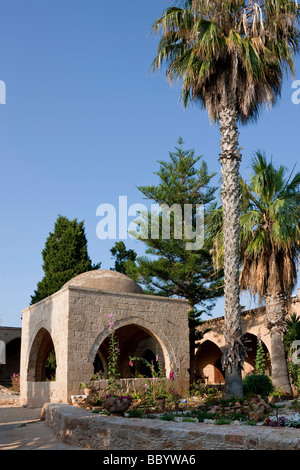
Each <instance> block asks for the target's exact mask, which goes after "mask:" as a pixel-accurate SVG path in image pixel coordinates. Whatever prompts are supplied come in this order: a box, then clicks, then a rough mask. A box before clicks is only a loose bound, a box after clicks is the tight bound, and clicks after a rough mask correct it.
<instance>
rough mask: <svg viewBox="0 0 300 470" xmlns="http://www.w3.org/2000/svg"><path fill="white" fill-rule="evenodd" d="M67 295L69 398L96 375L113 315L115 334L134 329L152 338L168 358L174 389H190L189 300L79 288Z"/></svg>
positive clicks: (167, 371)
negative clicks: (126, 327) (94, 372)
mask: <svg viewBox="0 0 300 470" xmlns="http://www.w3.org/2000/svg"><path fill="white" fill-rule="evenodd" d="M68 290H69V332H68V337H69V341H68V372H69V381H68V399H70V396H71V395H75V394H78V390H79V385H80V382H84V383H87V382H88V381H89V380H90V379H91V377H92V375H93V362H94V359H95V356H96V353H97V350H98V348H99V346H100V345H101V344H102V343H103V341H104V340H105V339H106V338H107V336H108V335H109V314H112V315H113V320H114V323H115V326H114V328H115V330H118V328H121V327H124V326H127V325H135V326H138V327H140V328H141V329H143V330H145V331H146V332H148V333H149V334H150V335H151V336H153V337H154V338H155V339H156V340H157V341H158V343H159V345H160V348H161V350H162V351H163V353H164V356H165V366H166V373H167V375H168V374H169V372H170V371H171V370H172V371H173V372H174V373H175V386H176V387H177V388H182V389H184V390H186V389H187V387H188V380H189V377H188V368H189V349H188V347H189V346H188V345H189V338H188V316H187V303H186V302H185V301H182V300H178V299H166V298H162V297H156V296H148V295H143V294H127V293H126V294H123V293H122V294H121V293H109V292H100V291H97V290H94V289H87V288H77V287H68ZM178 391H179V390H178ZM182 393H183V390H182Z"/></svg>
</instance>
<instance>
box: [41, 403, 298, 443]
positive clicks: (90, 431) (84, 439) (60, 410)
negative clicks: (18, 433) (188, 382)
mask: <svg viewBox="0 0 300 470" xmlns="http://www.w3.org/2000/svg"><path fill="white" fill-rule="evenodd" d="M45 419H46V423H47V425H48V426H50V427H51V428H53V429H54V430H55V432H56V434H57V435H58V436H59V437H60V438H61V439H62V440H63V441H64V442H65V443H68V444H70V445H73V446H79V447H83V448H88V449H94V450H109V451H113V450H144V451H152V450H164V451H169V450H178V451H181V450H183V451H184V450H186V451H187V450H195V451H196V450H300V429H288V428H282V429H279V428H278V429H273V428H270V427H262V426H240V425H232V426H229V425H222V426H217V425H212V424H200V423H199V424H198V423H181V422H166V421H161V420H156V419H154V420H149V419H137V418H120V417H113V416H99V415H94V414H92V413H91V412H88V411H85V410H83V409H79V408H76V407H73V406H70V405H55V404H47V405H46V406H45Z"/></svg>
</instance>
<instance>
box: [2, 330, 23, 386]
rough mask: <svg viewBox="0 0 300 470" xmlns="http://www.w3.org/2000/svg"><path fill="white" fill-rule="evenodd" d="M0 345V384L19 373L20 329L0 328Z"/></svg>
mask: <svg viewBox="0 0 300 470" xmlns="http://www.w3.org/2000/svg"><path fill="white" fill-rule="evenodd" d="M0 343H1V344H0V346H1V348H3V359H4V360H3V361H1V354H0V383H6V382H10V381H11V377H12V375H13V374H18V373H19V372H20V354H21V328H16V327H8V326H0Z"/></svg>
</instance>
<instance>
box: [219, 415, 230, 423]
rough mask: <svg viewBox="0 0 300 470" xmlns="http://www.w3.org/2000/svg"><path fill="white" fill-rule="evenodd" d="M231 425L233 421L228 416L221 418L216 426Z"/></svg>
mask: <svg viewBox="0 0 300 470" xmlns="http://www.w3.org/2000/svg"><path fill="white" fill-rule="evenodd" d="M230 423H231V419H230V418H228V417H226V416H221V417H220V418H218V419H217V420H216V424H218V425H222V424H230Z"/></svg>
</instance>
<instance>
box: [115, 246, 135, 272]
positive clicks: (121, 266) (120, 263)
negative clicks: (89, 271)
mask: <svg viewBox="0 0 300 470" xmlns="http://www.w3.org/2000/svg"><path fill="white" fill-rule="evenodd" d="M110 252H111V254H112V255H113V257H114V258H115V266H114V268H113V271H118V272H119V273H122V274H126V263H127V261H135V259H136V257H137V254H136V252H135V251H134V250H131V249H129V250H127V249H126V246H125V243H124V242H123V241H120V242H116V243H115V245H114V246H113V247H112V248H111V250H110Z"/></svg>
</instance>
